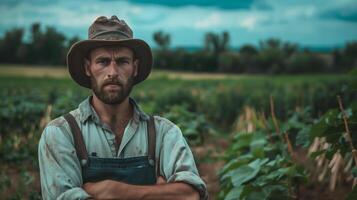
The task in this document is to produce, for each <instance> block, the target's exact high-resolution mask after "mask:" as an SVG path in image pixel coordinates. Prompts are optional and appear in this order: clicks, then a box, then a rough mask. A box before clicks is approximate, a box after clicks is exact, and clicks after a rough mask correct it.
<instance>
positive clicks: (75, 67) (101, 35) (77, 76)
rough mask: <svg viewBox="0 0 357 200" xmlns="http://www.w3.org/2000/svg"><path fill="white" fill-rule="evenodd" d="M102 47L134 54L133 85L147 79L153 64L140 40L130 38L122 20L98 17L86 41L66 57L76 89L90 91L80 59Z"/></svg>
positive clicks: (150, 56)
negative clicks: (136, 64) (118, 48)
mask: <svg viewBox="0 0 357 200" xmlns="http://www.w3.org/2000/svg"><path fill="white" fill-rule="evenodd" d="M105 46H124V47H127V48H130V49H131V50H132V51H133V52H134V57H135V58H137V59H139V65H138V74H137V76H135V77H134V84H137V83H140V82H141V81H143V80H145V79H146V78H147V77H148V76H149V74H150V72H151V68H152V63H153V57H152V52H151V49H150V46H149V45H148V44H147V43H146V42H145V41H143V40H141V39H135V38H133V32H132V30H131V29H130V27H129V26H128V25H127V24H126V23H125V21H124V20H119V19H118V18H117V17H116V16H112V17H111V18H110V19H108V18H106V17H104V16H101V17H98V18H97V19H96V20H95V21H94V22H93V24H92V25H91V26H90V27H89V30H88V40H82V41H79V42H76V43H75V44H73V45H72V46H71V48H70V50H69V52H68V54H67V67H68V70H69V73H70V75H71V77H72V78H73V80H74V81H76V82H77V83H78V84H79V85H81V86H83V87H86V88H91V80H90V77H89V76H87V74H86V72H85V67H84V59H85V58H86V57H87V56H88V54H89V52H90V51H91V50H93V49H96V48H99V47H105Z"/></svg>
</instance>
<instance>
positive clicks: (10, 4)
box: [0, 0, 58, 8]
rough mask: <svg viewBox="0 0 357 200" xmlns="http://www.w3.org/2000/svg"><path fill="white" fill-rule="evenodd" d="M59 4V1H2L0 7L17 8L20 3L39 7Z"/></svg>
mask: <svg viewBox="0 0 357 200" xmlns="http://www.w3.org/2000/svg"><path fill="white" fill-rule="evenodd" d="M56 2H58V0H32V1H26V0H1V1H0V6H7V7H9V8H11V7H15V6H17V5H18V4H20V3H30V4H31V5H39V6H45V5H50V4H54V3H56Z"/></svg>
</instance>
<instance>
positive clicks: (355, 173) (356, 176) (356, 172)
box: [351, 166, 357, 178]
mask: <svg viewBox="0 0 357 200" xmlns="http://www.w3.org/2000/svg"><path fill="white" fill-rule="evenodd" d="M351 172H352V175H353V177H355V178H357V167H356V166H354V167H353V168H352V170H351Z"/></svg>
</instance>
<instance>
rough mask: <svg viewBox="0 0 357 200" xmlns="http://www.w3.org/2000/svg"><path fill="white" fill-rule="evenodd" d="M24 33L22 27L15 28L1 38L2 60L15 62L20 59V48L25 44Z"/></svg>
mask: <svg viewBox="0 0 357 200" xmlns="http://www.w3.org/2000/svg"><path fill="white" fill-rule="evenodd" d="M23 35H24V30H23V29H22V28H14V29H12V30H9V31H7V32H6V33H5V36H4V38H2V39H1V40H0V62H6V63H15V62H19V61H20V60H19V50H20V47H21V46H22V45H23V43H22V38H23Z"/></svg>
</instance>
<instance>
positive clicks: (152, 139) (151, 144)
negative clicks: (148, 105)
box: [147, 115, 160, 177]
mask: <svg viewBox="0 0 357 200" xmlns="http://www.w3.org/2000/svg"><path fill="white" fill-rule="evenodd" d="M147 130H148V148H149V149H148V157H149V162H150V164H151V165H155V160H156V159H155V149H156V130H155V120H154V117H153V116H151V115H150V118H149V122H148V123H147ZM155 167H156V177H158V176H160V157H159V158H158V160H157V162H156V165H155Z"/></svg>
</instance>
